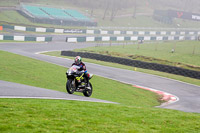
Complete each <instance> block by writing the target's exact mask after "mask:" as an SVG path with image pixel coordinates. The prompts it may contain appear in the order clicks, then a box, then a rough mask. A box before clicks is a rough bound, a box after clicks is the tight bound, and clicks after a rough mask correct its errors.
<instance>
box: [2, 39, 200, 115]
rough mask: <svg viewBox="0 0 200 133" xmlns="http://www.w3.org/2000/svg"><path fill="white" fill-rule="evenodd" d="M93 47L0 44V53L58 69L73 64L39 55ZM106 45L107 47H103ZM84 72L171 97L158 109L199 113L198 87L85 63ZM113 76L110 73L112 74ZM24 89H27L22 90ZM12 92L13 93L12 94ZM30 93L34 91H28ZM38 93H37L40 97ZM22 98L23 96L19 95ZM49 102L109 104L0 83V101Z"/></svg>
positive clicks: (88, 45)
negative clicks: (25, 57)
mask: <svg viewBox="0 0 200 133" xmlns="http://www.w3.org/2000/svg"><path fill="white" fill-rule="evenodd" d="M95 45H96V44H93V43H88V44H82V43H66V42H57V43H55V42H49V43H30V42H29V43H25V42H24V43H21V42H18V43H0V50H3V51H8V52H11V53H15V54H19V55H23V56H27V57H30V58H34V59H37V60H41V61H45V62H49V63H53V64H57V65H60V66H65V67H70V66H71V64H72V62H73V60H70V59H66V58H60V57H53V56H47V55H43V54H40V52H42V51H61V50H73V49H78V48H86V47H92V46H95ZM104 45H109V44H104ZM85 63H86V65H87V69H88V71H89V72H90V73H93V74H95V75H98V76H102V77H105V78H109V79H113V80H116V81H119V82H122V83H127V84H131V85H133V86H142V87H143V88H152V90H157V91H158V90H159V91H162V92H166V94H171V95H173V96H175V97H176V100H175V102H171V103H168V104H163V105H162V106H160V107H161V108H167V109H175V110H180V111H185V112H196V113H200V86H196V85H192V84H188V83H185V82H181V81H177V80H172V79H168V78H163V77H159V76H155V75H151V74H145V73H141V72H137V71H130V70H125V69H119V68H114V67H108V66H101V65H97V64H93V63H87V62H85ZM113 72H114V73H113ZM26 88H28V89H26ZM14 89H15V91H13V90H14ZM29 89H31V90H34V89H35V91H30V90H29ZM40 91H41V93H40ZM23 94H24V95H23ZM5 97H8V98H19V97H22V98H28V97H29V98H49V99H65V100H80V101H92V102H106V103H112V102H109V101H104V100H98V99H94V98H86V97H83V96H76V95H68V94H67V93H63V92H56V91H52V90H47V89H46V90H45V89H42V88H36V87H29V86H25V85H20V84H16V83H10V82H5V81H0V98H5Z"/></svg>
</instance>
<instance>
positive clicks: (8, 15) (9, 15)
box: [0, 10, 85, 29]
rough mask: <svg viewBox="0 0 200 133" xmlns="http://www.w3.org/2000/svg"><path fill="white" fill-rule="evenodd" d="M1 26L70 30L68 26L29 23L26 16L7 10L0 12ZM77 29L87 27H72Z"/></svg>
mask: <svg viewBox="0 0 200 133" xmlns="http://www.w3.org/2000/svg"><path fill="white" fill-rule="evenodd" d="M0 18H1V19H0V24H9V23H11V25H14V24H15V25H16V24H18V25H23V26H24V25H28V26H30V27H31V26H37V27H38V26H42V27H49V28H66V29H67V28H69V27H68V26H61V25H51V24H41V23H33V22H31V21H29V20H28V19H27V18H25V17H24V16H22V15H20V14H19V13H18V12H17V11H12V10H10V11H9V10H8V11H7V10H5V11H1V12H0ZM70 28H75V29H85V27H70Z"/></svg>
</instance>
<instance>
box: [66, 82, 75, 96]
mask: <svg viewBox="0 0 200 133" xmlns="http://www.w3.org/2000/svg"><path fill="white" fill-rule="evenodd" d="M72 81H73V80H72V79H68V80H67V83H66V90H67V92H68V93H69V94H73V93H74V91H75V87H73V85H72Z"/></svg>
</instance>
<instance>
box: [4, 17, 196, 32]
mask: <svg viewBox="0 0 200 133" xmlns="http://www.w3.org/2000/svg"><path fill="white" fill-rule="evenodd" d="M31 21H33V20H31ZM34 21H36V20H34ZM2 26H3V28H5V29H13V30H20V31H32V32H51V33H75V34H77V33H79V34H90V35H94V34H100V35H118V36H119V35H127V36H132V35H134V36H192V35H194V36H199V35H200V31H199V30H189V29H176V30H162V29H157V30H154V31H148V29H144V31H135V30H134V31H133V30H126V31H119V30H117V31H115V30H101V29H96V30H94V29H56V28H44V27H42V29H43V30H37V29H41V28H40V27H34V26H32V27H30V26H20V25H15V26H14V24H3V25H2Z"/></svg>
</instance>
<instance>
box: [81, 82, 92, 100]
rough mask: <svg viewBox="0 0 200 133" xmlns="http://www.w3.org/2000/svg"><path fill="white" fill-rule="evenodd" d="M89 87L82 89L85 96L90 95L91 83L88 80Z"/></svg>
mask: <svg viewBox="0 0 200 133" xmlns="http://www.w3.org/2000/svg"><path fill="white" fill-rule="evenodd" d="M89 87H90V89H85V90H84V91H83V95H84V96H86V97H90V96H91V95H92V84H91V83H90V82H89Z"/></svg>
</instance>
